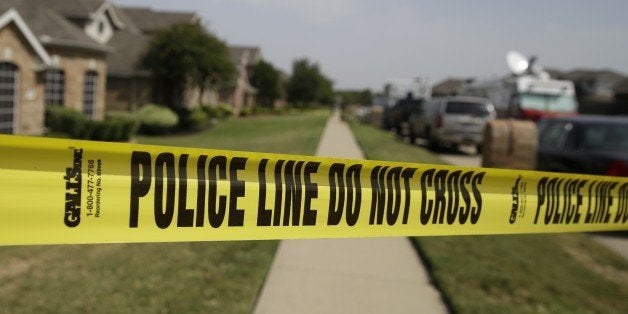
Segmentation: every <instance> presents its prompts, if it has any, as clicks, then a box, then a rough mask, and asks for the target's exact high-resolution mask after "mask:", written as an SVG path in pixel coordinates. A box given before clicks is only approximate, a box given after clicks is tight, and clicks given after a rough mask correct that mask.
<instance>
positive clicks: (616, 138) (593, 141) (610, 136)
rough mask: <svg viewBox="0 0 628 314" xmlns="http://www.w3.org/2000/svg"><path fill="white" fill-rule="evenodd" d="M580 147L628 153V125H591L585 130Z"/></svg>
mask: <svg viewBox="0 0 628 314" xmlns="http://www.w3.org/2000/svg"><path fill="white" fill-rule="evenodd" d="M581 139H582V140H581V142H580V147H581V148H582V149H587V150H589V149H590V150H609V151H625V152H628V124H591V125H586V126H585V127H584V129H583V133H582V138H581Z"/></svg>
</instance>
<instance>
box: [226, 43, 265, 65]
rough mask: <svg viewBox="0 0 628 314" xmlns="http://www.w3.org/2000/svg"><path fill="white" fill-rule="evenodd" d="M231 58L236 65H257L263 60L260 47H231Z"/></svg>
mask: <svg viewBox="0 0 628 314" xmlns="http://www.w3.org/2000/svg"><path fill="white" fill-rule="evenodd" d="M229 56H230V57H231V61H233V63H234V64H236V65H239V64H241V63H242V62H244V63H246V64H247V65H248V64H255V63H257V62H259V60H261V59H262V55H261V51H260V49H259V47H254V46H229Z"/></svg>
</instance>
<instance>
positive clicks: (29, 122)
mask: <svg viewBox="0 0 628 314" xmlns="http://www.w3.org/2000/svg"><path fill="white" fill-rule="evenodd" d="M0 62H9V63H12V64H15V65H16V66H17V67H18V73H19V74H18V97H17V107H18V110H17V111H16V114H17V117H16V118H17V124H16V127H17V128H16V129H14V132H15V133H17V134H32V135H38V134H42V133H43V132H44V114H45V108H44V84H43V79H42V78H43V76H42V73H41V72H37V70H38V65H39V64H40V63H41V61H40V60H39V57H38V56H37V54H36V53H35V51H34V50H33V49H32V48H31V46H30V44H29V43H28V41H27V40H26V38H24V36H23V35H22V33H21V32H20V30H19V29H18V28H17V27H16V26H15V24H13V23H10V24H9V25H8V26H6V27H4V28H2V29H0Z"/></svg>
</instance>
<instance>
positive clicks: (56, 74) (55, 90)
mask: <svg viewBox="0 0 628 314" xmlns="http://www.w3.org/2000/svg"><path fill="white" fill-rule="evenodd" d="M44 94H45V95H44V98H45V100H44V101H45V102H46V106H52V105H63V104H64V94H65V72H63V70H48V71H46V89H45V91H44Z"/></svg>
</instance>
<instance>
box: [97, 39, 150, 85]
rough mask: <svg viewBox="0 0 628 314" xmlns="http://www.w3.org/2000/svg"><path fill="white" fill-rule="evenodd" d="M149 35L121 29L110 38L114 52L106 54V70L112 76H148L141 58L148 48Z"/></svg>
mask: <svg viewBox="0 0 628 314" xmlns="http://www.w3.org/2000/svg"><path fill="white" fill-rule="evenodd" d="M150 38H151V37H150V36H148V35H144V34H141V33H134V32H131V31H127V30H123V31H119V32H117V33H116V34H115V35H114V36H113V37H112V38H111V40H109V45H111V46H112V47H113V48H114V49H115V52H114V53H112V54H109V55H108V56H107V72H108V73H109V74H110V75H113V76H122V77H130V76H149V75H150V71H149V70H148V69H146V68H144V67H143V66H142V58H143V57H144V54H145V53H146V51H147V50H148V46H149V43H150Z"/></svg>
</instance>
